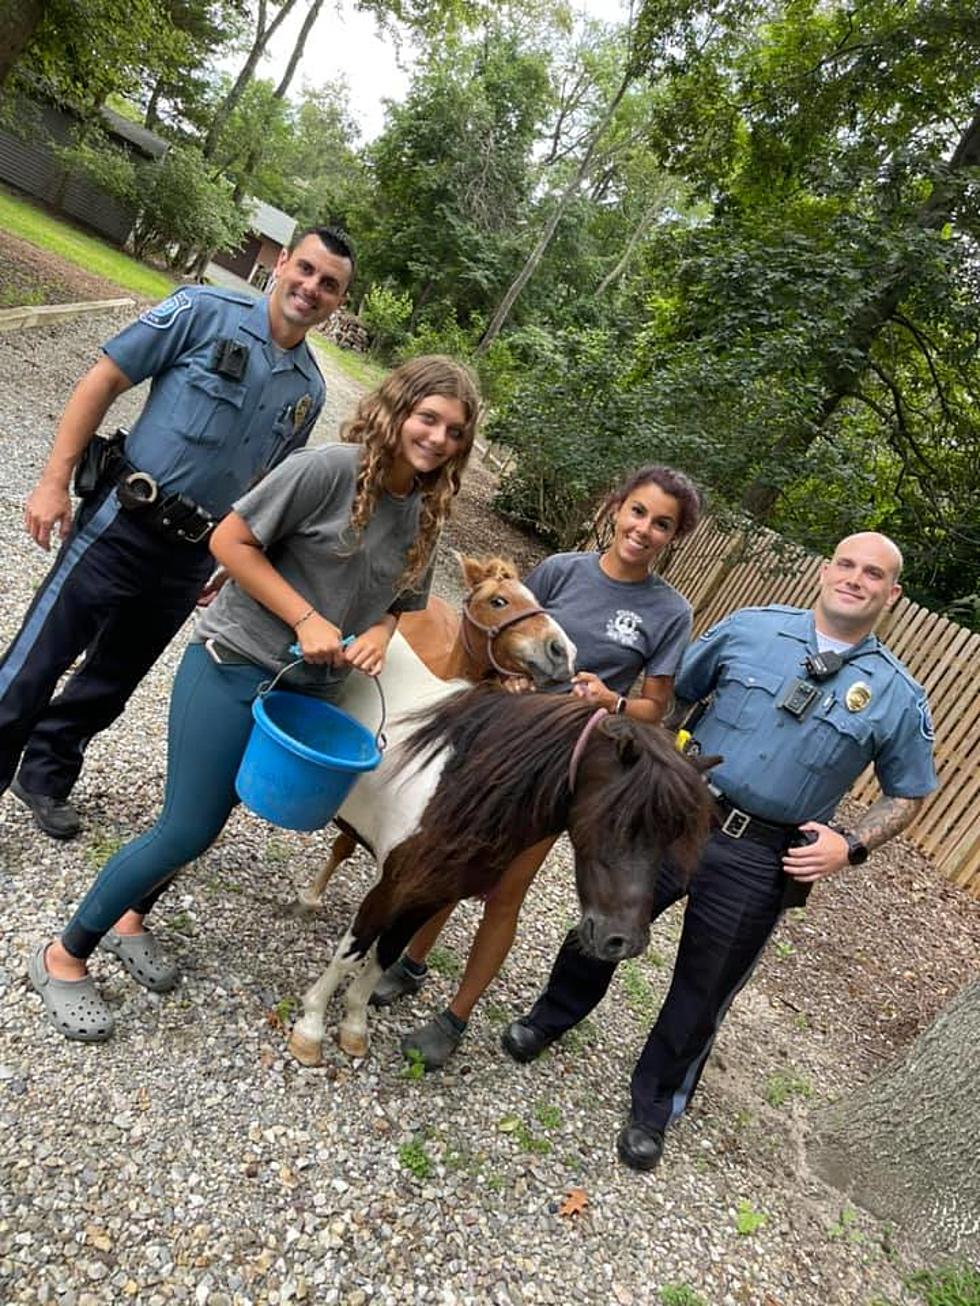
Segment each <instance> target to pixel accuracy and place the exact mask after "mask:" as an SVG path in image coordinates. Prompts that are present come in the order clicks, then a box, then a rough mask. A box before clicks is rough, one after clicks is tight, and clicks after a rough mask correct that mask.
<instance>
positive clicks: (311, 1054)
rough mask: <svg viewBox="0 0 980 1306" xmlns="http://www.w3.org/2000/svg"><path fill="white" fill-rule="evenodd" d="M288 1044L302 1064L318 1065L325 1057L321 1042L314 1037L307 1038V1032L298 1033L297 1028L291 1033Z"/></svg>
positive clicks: (291, 1051)
mask: <svg viewBox="0 0 980 1306" xmlns="http://www.w3.org/2000/svg"><path fill="white" fill-rule="evenodd" d="M286 1046H287V1047H288V1048H289V1051H290V1053H291V1054H292V1055H293V1056H294V1057H295V1058H296V1060H297V1061H298V1062H299V1063H300V1065H302V1066H318V1065H320V1063H321V1061H322V1059H323V1058H322V1050H321V1046H320V1044H319V1043H318V1042H316V1041H315V1040H314V1039H312V1038H307V1037H306V1036H305V1034H297V1032H296V1030H295V1029H294V1030H293V1032H292V1033H291V1034H290V1036H289V1041H288V1042H287V1044H286Z"/></svg>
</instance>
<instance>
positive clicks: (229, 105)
mask: <svg viewBox="0 0 980 1306" xmlns="http://www.w3.org/2000/svg"><path fill="white" fill-rule="evenodd" d="M296 3H297V0H282V5H281V6H280V8H279V12H278V13H277V14H276V16H275V18H273V20H272V22H271V23H269V25H268V26H266V14H267V9H268V7H267V4H266V0H259V15H258V19H257V20H256V25H255V40H254V41H253V42H252V48H251V49H250V50H249V52H248V57H247V58H246V60H245V63H244V64H243V66H242V70H241V72H240V73H239V74H238V76H237V77H236V78H235V84H234V86H232V88H231V90H230V91H229V92H228V94H227V95H226V96H225V98H224V99H223V100H222V101H221V103H220V104H219V105H218V107H217V109H216V110H215V113H214V117H213V118H212V119H211V126H210V127H209V128H208V134H207V136H206V137H205V138H204V146H203V149H202V153H203V154H204V157H205V158H206V159H211V158H213V157H214V152H215V150H216V149H217V148H218V140H219V138H220V136H221V132H222V129H223V127H224V125H225V123H226V122H227V121H228V119H229V118H230V117H231V114H232V111H233V110H234V108H235V105H236V104H237V103H238V101H239V100H240V99H241V98H242V96H243V95H244V94H245V89H246V87H247V86H248V84H249V82H250V81H251V80H252V78H253V77H254V76H255V70H256V68H258V66H259V60H260V59H261V58H262V56H263V55H264V54H265V51H266V48H267V47H268V44H269V42H270V41H271V40H272V38H273V37H274V36H275V34H276V32H278V30H279V28H280V27H281V26H282V23H283V21H284V20H285V19H286V18H288V16H289V14H290V13H291V12H292V10H293V9H294V8H295V7H296ZM304 40H305V37H304Z"/></svg>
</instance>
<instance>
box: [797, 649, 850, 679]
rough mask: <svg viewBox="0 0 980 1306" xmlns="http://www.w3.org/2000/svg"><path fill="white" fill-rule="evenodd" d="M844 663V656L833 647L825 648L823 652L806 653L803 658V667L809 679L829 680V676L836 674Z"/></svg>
mask: <svg viewBox="0 0 980 1306" xmlns="http://www.w3.org/2000/svg"><path fill="white" fill-rule="evenodd" d="M843 665H844V658H842V657H841V655H840V654H839V653H835V652H834V651H833V649H827V650H826V652H824V653H808V654H807V655H806V657H805V658H804V659H803V667H804V670H805V671H806V674H807V675H808V676H809V677H810V678H811V680H817V681H820V680H829V679H830V677H831V676H836V675H837V672H838V671H840V669H841V667H842V666H843Z"/></svg>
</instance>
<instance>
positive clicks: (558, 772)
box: [397, 685, 711, 893]
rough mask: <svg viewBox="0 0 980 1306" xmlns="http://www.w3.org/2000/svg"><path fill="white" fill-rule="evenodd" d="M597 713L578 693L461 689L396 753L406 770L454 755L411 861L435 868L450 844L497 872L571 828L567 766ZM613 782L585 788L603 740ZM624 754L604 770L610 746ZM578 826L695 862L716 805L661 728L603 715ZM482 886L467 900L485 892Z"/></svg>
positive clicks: (464, 857) (420, 718) (584, 772)
mask: <svg viewBox="0 0 980 1306" xmlns="http://www.w3.org/2000/svg"><path fill="white" fill-rule="evenodd" d="M595 710H596V709H595V705H594V704H592V703H588V702H586V701H584V700H583V699H580V698H577V697H574V696H565V695H562V696H560V697H555V696H554V695H548V694H510V693H507V692H506V691H505V690H502V689H500V688H499V687H497V686H492V685H491V686H487V685H480V686H476V687H474V688H473V689H469V690H464V691H462V692H460V693H459V694H456V695H454V696H453V697H452V698H450V699H448V700H443V701H442V702H440V703H439V704H438V705H437V706H436V707H435V708H429V709H424V710H423V711H422V712H419V713H417V714H415V715H414V717H413V718H410V719H411V720H414V721H417V722H418V723H419V724H418V725H417V727H416V729H415V730H413V732H412V734H411V735H410V736H409V737H408V739H406V740H405V741H404V743H403V744H402V745H401V748H400V750H399V759H398V762H397V766H398V768H399V769H401V768H403V767H405V766H407V765H408V764H409V763H410V762H412V761H418V762H423V761H425V760H427V759H428V758H430V757H433V756H434V755H435V754H436V753H438V752H441V751H442V750H444V749H448V750H449V751H450V752H451V756H450V758H449V759H448V760H447V762H446V765H445V767H444V769H443V773H442V776H441V778H440V780H439V784H438V786H437V788H436V791H435V793H434V794H433V796H432V798H431V799H430V801H429V803H428V805H427V807H426V810H425V814H424V817H423V821H422V827H421V829H420V831H419V834H418V835H417V836H416V838H415V840H413V859H414V860H415V861H416V865H417V867H418V871H419V873H420V875H424V874H425V873H426V869H427V867H426V864H427V863H429V861H430V859H431V868H432V870H433V871H434V870H435V869H436V867H437V866H439V865H441V864H442V862H443V861H444V855H445V849H446V848H447V847H452V849H453V851H454V854H456V853H459V854H460V861H461V862H473V863H476V862H481V861H482V862H485V863H486V865H487V869H488V871H489V870H490V868H491V865H492V866H493V867H496V868H497V869H502V867H501V863H502V864H503V865H506V864H508V863H509V862H510V860H512V858H513V857H514V856H516V855H517V853H519V852H521V851H523V850H524V849H525V848H527V847H529V846H530V845H531V844H532V843H536V842H537V841H538V840H539V839H542V838H544V837H545V836H546V835H550V834H555V833H557V832H559V831H560V830H563V829H565V828H566V825H567V823H568V817H569V809H570V807H571V804H572V798H573V794H572V790H571V787H570V784H569V761H570V759H571V755H572V751H573V750H574V747H575V744H576V742H577V741H578V739H579V736H580V735H581V733H582V731H583V729H584V728H585V726H586V724H587V723H588V721H589V719H590V717H591V716H592V715H593V714H594V712H595ZM600 740H603V741H605V742H606V751H605V757H606V759H607V765H606V767H605V770H606V771H607V772H608V771H609V770H610V769H611V770H612V772H613V774H612V775H611V776H610V777H609V778H605V779H604V780H603V782H602V783H601V784H595V785H592V784H589V783H588V780H587V776H588V772H589V771H595V770H596V769H597V767H601V765H602V763H601V762H597V763H595V765H593V764H591V763H590V762H589V759H590V758H591V757H593V756H594V751H593V750H595V749H596V745H597V743H598V742H599V741H600ZM610 742H611V744H612V747H613V748H614V749H615V751H616V753H617V754H618V758H619V762H617V760H616V758H612V759H611V764H612V765H611V768H610V765H609V758H610V755H609V751H608V750H609V744H610ZM579 776H580V778H579V781H578V789H579V793H578V795H577V804H578V805H577V807H576V822H577V824H578V823H580V822H585V823H587V824H588V825H589V826H590V827H591V829H592V830H594V837H595V838H596V839H599V840H601V839H602V838H604V837H608V836H609V835H610V834H613V835H615V836H617V837H620V838H627V839H628V838H633V837H642V838H645V839H646V840H647V841H648V842H649V843H651V844H654V845H656V846H659V847H660V848H665V847H667V846H671V851H672V853H674V854H675V856H676V857H677V859H678V860H679V861H680V863H681V864H682V865H685V864H686V865H690V864H691V863H692V862H693V859H694V858H695V857H696V855H697V852H698V850H699V849H700V846H701V844H702V843H703V841H704V838H705V837H706V836H707V832H708V825H709V814H710V809H711V803H710V798H709V795H708V792H707V789H706V787H705V785H704V783H703V781H702V780H701V779H700V777H699V776H698V774H697V771H696V770H695V768H694V767H693V766H692V765H691V764H690V762H689V761H687V760H686V759H685V758H683V757H682V756H681V755H680V754H679V753H678V752H677V751H676V749H675V748H674V747H673V743H672V741H671V740H670V738H669V737H668V736H667V734H666V732H665V731H662V730H660V729H658V728H657V727H653V726H649V725H645V724H643V723H640V722H633V721H630V720H629V719H628V718H623V717H606V718H605V719H604V720H603V721H602V722H600V724H599V726H598V728H597V729H596V730H595V731H594V732H593V735H592V737H591V738H590V740H589V743H588V745H587V747H586V750H585V753H584V756H583V760H582V764H581V766H580V771H579ZM481 891H482V890H481V889H480V888H479V887H477V888H475V889H471V890H469V892H470V893H475V892H481Z"/></svg>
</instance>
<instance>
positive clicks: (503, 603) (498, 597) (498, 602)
mask: <svg viewBox="0 0 980 1306" xmlns="http://www.w3.org/2000/svg"><path fill="white" fill-rule="evenodd" d="M490 606H491V608H506V607H507V606H508V601H507V599H505V598H504V596H503V595H502V594H495V595H494V596H493V598H492V599H491V600H490Z"/></svg>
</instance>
